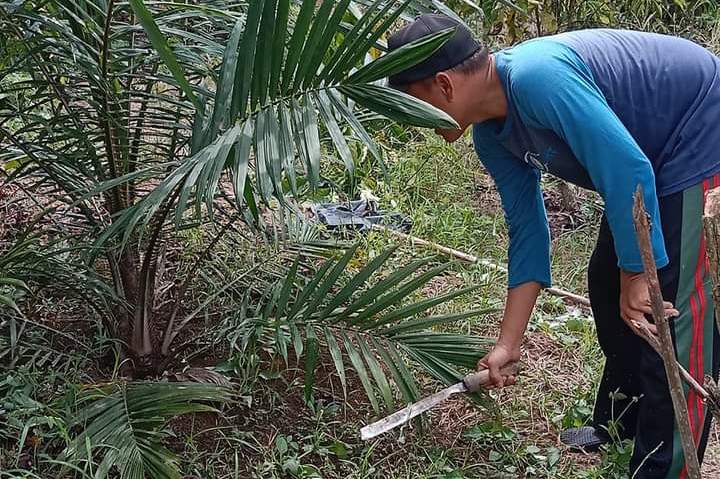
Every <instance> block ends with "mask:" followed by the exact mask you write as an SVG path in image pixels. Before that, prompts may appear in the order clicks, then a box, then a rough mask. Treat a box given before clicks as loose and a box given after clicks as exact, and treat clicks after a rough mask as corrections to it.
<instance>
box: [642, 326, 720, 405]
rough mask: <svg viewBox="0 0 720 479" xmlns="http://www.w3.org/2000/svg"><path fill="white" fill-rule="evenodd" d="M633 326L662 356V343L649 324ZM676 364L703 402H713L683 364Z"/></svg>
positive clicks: (681, 374)
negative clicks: (649, 327)
mask: <svg viewBox="0 0 720 479" xmlns="http://www.w3.org/2000/svg"><path fill="white" fill-rule="evenodd" d="M633 324H634V325H635V327H636V328H637V329H638V331H639V332H640V336H642V337H643V339H644V340H645V341H647V342H648V344H650V347H651V348H653V349H654V350H655V352H656V353H658V355H660V356H662V352H661V348H660V343H659V342H658V339H657V337H656V336H655V335H654V334H653V333H652V331H650V330H649V329H648V327H647V324H643V323H641V322H640V321H633ZM675 363H676V364H677V368H678V371H680V376H681V377H682V379H683V380H684V381H685V382H686V383H687V384H688V386H690V387H691V388H693V389H694V390H695V392H696V393H698V395H699V396H700V397H701V398H703V400H705V401H707V400H711V399H712V397H711V395H710V393H709V392H708V391H707V390H706V389H705V387H703V386H702V385H701V384H700V383H699V382H697V381H696V380H695V378H694V377H692V376H691V375H690V373H689V372H687V369H685V368H684V367H683V365H682V364H680V363H679V362H677V360H675Z"/></svg>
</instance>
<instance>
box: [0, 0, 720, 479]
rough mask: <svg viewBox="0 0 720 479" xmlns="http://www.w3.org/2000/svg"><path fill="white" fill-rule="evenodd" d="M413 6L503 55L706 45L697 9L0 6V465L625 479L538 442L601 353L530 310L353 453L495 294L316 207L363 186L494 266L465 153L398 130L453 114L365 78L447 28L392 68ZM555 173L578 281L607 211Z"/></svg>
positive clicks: (475, 270)
mask: <svg viewBox="0 0 720 479" xmlns="http://www.w3.org/2000/svg"><path fill="white" fill-rule="evenodd" d="M430 10H439V11H443V12H446V13H449V14H452V15H456V16H458V18H461V19H462V20H463V21H464V22H466V24H468V25H469V26H470V27H471V28H472V29H473V30H474V31H475V32H476V34H477V35H478V36H479V37H481V38H483V39H484V40H485V41H487V42H488V43H489V44H491V45H493V46H494V47H496V48H499V47H502V46H506V45H511V44H513V43H516V42H519V41H522V40H524V39H526V38H530V37H534V36H538V35H548V34H552V33H555V32H558V31H563V30H567V29H574V28H583V27H598V26H609V27H625V28H636V29H642V30H648V31H656V32H662V33H671V34H676V35H681V36H684V37H687V38H692V39H694V40H696V41H698V42H700V43H702V44H704V45H706V46H707V47H708V48H711V49H718V48H720V11H719V9H718V7H717V5H716V4H715V2H713V1H709V0H708V1H695V2H690V1H681V0H676V1H674V2H655V1H651V0H625V1H620V0H617V1H615V0H613V1H610V0H588V1H573V0H545V1H518V2H516V3H513V2H510V1H498V2H496V1H484V2H479V1H478V2H472V1H468V0H455V1H446V2H438V1H434V0H433V1H430V0H427V1H423V0H407V1H404V2H392V1H383V0H375V1H370V0H367V1H350V0H341V1H333V0H325V1H322V2H316V1H314V0H305V1H290V0H250V1H244V0H243V1H239V2H227V1H225V0H213V1H203V2H181V3H176V2H150V1H147V2H144V3H143V1H141V0H130V1H129V2H124V1H122V2H120V1H115V0H48V1H25V2H23V1H13V2H5V3H0V31H2V32H3V33H2V35H1V36H0V72H1V73H0V167H1V170H0V171H2V176H0V180H1V181H2V182H1V183H0V331H1V332H0V371H1V373H0V477H12V478H19V477H23V478H24V477H41V478H45V477H61V476H63V475H64V476H66V477H97V478H102V477H121V478H145V477H147V478H166V477H169V478H172V477H204V478H205V477H206V478H240V477H262V478H268V477H278V478H279V477H354V478H355V477H356V478H369V477H398V478H405V477H408V478H409V477H447V478H458V477H567V478H570V477H621V475H620V474H621V472H619V471H622V470H623V464H624V463H625V462H626V461H627V460H628V458H629V451H630V447H631V445H630V444H628V443H624V442H622V441H619V440H618V441H616V442H615V443H613V444H612V446H610V447H608V448H607V449H606V450H605V451H604V452H603V454H602V455H601V456H600V457H599V458H597V457H584V456H579V457H578V456H573V455H570V454H568V453H565V452H564V451H562V450H561V447H560V446H559V444H558V442H557V439H556V435H557V431H558V430H559V428H561V427H567V426H569V425H579V424H582V423H583V422H584V421H585V420H586V419H587V417H588V415H589V414H590V408H591V405H592V395H593V389H594V383H595V381H596V379H597V373H598V371H599V368H600V354H599V352H598V350H597V347H596V346H595V343H594V332H593V328H592V326H591V323H590V322H589V321H588V319H587V317H586V312H583V311H578V310H575V309H573V308H568V307H567V306H566V305H565V304H563V303H562V302H560V301H558V300H557V299H556V298H550V297H547V298H542V300H541V304H540V306H539V308H538V310H537V312H536V314H535V317H534V318H533V322H532V324H531V331H530V333H529V335H528V340H527V344H526V347H525V351H526V353H525V354H526V357H525V360H526V361H527V362H528V363H529V367H528V372H527V376H526V377H525V378H524V379H523V383H522V385H521V386H519V387H516V388H513V389H508V390H505V391H502V392H498V393H497V394H495V397H489V396H486V395H478V396H476V397H471V398H468V399H469V400H468V401H466V400H458V401H451V402H449V403H448V404H446V405H444V406H443V407H442V408H440V409H438V410H436V411H433V412H432V413H431V414H430V415H429V416H428V417H427V418H426V420H424V421H423V422H418V423H417V424H414V426H413V427H412V428H405V429H403V430H400V431H395V432H393V433H391V434H388V435H387V436H385V437H383V438H380V439H378V440H376V441H372V442H368V443H362V442H361V441H360V440H359V438H358V429H359V427H360V426H361V425H363V424H365V423H367V422H369V421H371V420H372V419H373V418H376V417H378V416H379V415H380V414H385V413H387V412H389V411H392V410H393V409H394V408H396V407H398V406H401V405H402V404H404V403H405V402H408V401H413V400H415V399H417V398H418V397H420V396H422V395H425V394H427V393H429V392H431V391H433V390H434V388H436V387H437V386H438V384H439V383H441V382H444V383H450V382H453V381H455V380H456V379H457V378H458V377H459V376H460V375H462V374H464V373H465V372H467V371H468V370H470V369H472V368H473V366H474V364H475V362H476V360H477V358H479V357H480V356H481V355H482V354H483V352H484V351H485V349H486V347H487V345H488V341H489V340H488V339H487V338H492V337H493V335H494V334H495V330H496V327H497V321H498V319H499V316H498V311H499V309H500V308H501V306H502V302H503V299H504V286H503V285H504V282H505V278H504V277H503V275H502V274H500V273H498V272H497V271H495V270H492V269H488V268H486V267H484V266H482V265H474V266H468V265H462V264H457V263H453V262H448V259H447V258H444V257H438V256H434V255H433V254H432V252H429V251H422V250H420V249H417V248H413V247H412V246H411V245H409V244H404V243H402V242H399V241H398V240H397V238H396V237H394V236H392V235H389V234H386V233H383V232H372V233H370V234H367V235H344V236H342V237H341V238H340V239H338V237H337V235H334V234H331V233H330V232H328V231H325V230H324V229H322V228H320V227H319V226H318V225H317V224H315V223H313V222H311V221H309V220H308V219H307V214H306V213H307V209H308V208H307V207H308V205H309V204H311V203H316V202H322V201H340V200H343V201H344V200H348V199H355V198H359V197H368V196H369V195H370V193H371V194H372V195H375V196H377V197H379V198H380V203H381V206H382V207H387V208H389V209H392V210H396V211H400V212H401V213H403V214H404V215H406V216H408V217H410V218H411V219H412V221H413V234H415V235H417V236H420V237H423V238H427V239H431V240H434V241H437V242H440V243H442V244H445V245H447V246H451V247H454V248H458V249H461V250H464V251H467V252H470V253H472V254H475V255H477V256H480V257H483V258H488V259H490V260H491V261H493V262H495V263H502V262H503V261H504V257H505V244H506V231H505V226H504V223H503V218H502V213H501V211H500V210H499V207H498V201H497V198H496V195H495V193H494V191H493V187H492V182H491V181H490V180H489V178H488V177H487V176H486V175H485V174H484V173H483V171H482V169H481V167H480V165H479V163H478V162H477V159H476V158H475V156H474V153H473V151H472V148H471V146H470V140H469V138H464V139H462V140H461V141H460V142H458V144H457V145H454V146H452V147H451V146H448V145H445V144H442V143H441V142H440V141H439V140H438V139H437V138H435V137H434V135H433V134H432V133H431V132H430V130H427V129H417V128H413V126H419V127H431V126H434V125H443V124H448V122H449V121H451V120H449V119H448V118H447V117H445V116H444V115H443V114H442V113H441V112H438V111H437V110H434V109H432V108H431V107H429V106H428V105H425V104H422V103H420V102H417V101H413V100H412V99H411V98H408V97H406V96H404V95H402V94H400V93H397V92H393V91H392V90H389V89H387V88H385V87H384V86H383V84H382V82H381V79H382V78H384V77H385V76H386V75H387V74H388V73H389V72H392V71H395V70H398V69H402V68H404V67H405V66H406V65H408V64H410V63H412V62H415V61H419V60H420V59H422V58H424V56H426V55H428V54H429V53H430V52H432V51H433V49H434V48H436V47H437V46H438V45H440V44H441V43H442V42H443V41H444V39H445V37H446V36H445V35H444V34H440V35H437V36H436V37H434V38H432V39H430V40H429V41H425V42H421V43H419V44H417V45H414V46H413V47H412V48H409V49H407V50H405V51H402V52H400V54H397V55H383V50H384V38H385V37H386V35H387V32H388V31H392V29H394V28H396V27H397V25H399V24H402V22H404V21H407V19H409V18H412V16H413V15H415V14H416V13H417V12H421V11H430ZM546 186H547V188H546V201H547V205H548V210H549V213H550V219H551V225H552V232H553V246H554V250H555V254H554V259H553V261H554V272H555V276H556V281H557V282H558V283H559V284H560V285H561V286H562V287H564V288H567V289H571V290H573V291H576V292H579V293H582V292H583V290H584V269H583V266H584V264H583V261H582V259H583V258H586V257H587V256H588V255H589V252H590V251H591V248H592V242H593V237H594V233H595V226H596V224H597V220H598V218H599V211H600V209H601V205H600V204H599V203H598V201H597V198H595V197H594V196H593V195H589V194H586V193H583V192H580V191H575V190H574V189H572V188H569V187H568V186H567V185H563V184H559V183H557V182H553V181H548V184H547V185H546ZM568 193H569V194H568ZM618 414H621V411H619V412H618ZM714 451H715V449H714V446H712V445H711V447H710V456H711V457H710V460H709V461H708V462H709V464H708V465H707V467H711V468H712V467H714V456H713V454H716V453H717V452H714Z"/></svg>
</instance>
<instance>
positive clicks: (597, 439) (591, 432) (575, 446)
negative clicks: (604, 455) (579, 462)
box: [560, 426, 610, 452]
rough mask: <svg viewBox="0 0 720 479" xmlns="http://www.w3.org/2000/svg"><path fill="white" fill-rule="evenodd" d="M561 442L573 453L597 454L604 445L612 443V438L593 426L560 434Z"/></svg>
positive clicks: (572, 429) (575, 428) (568, 430)
mask: <svg viewBox="0 0 720 479" xmlns="http://www.w3.org/2000/svg"><path fill="white" fill-rule="evenodd" d="M560 442H562V443H563V444H565V445H566V446H568V447H569V448H570V450H573V451H580V452H595V451H598V450H599V449H600V447H601V446H602V445H603V444H607V443H609V442H610V437H609V436H608V434H607V433H606V432H605V431H603V430H602V429H599V428H596V427H593V426H583V427H574V428H570V429H565V430H564V431H562V432H561V433H560Z"/></svg>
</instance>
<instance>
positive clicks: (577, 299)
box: [373, 225, 590, 308]
mask: <svg viewBox="0 0 720 479" xmlns="http://www.w3.org/2000/svg"><path fill="white" fill-rule="evenodd" d="M373 229H375V230H378V231H384V232H386V233H390V234H392V235H394V236H397V237H398V238H401V239H404V240H406V241H409V242H410V243H412V244H413V245H420V246H425V247H427V248H432V249H434V250H436V251H439V252H441V253H443V254H446V255H448V256H452V257H454V258H458V259H460V260H462V261H465V262H467V263H475V264H481V265H483V266H486V267H487V268H490V269H493V270H495V271H500V272H502V273H506V274H507V272H508V271H507V268H504V267H502V266H500V265H497V264H495V263H493V262H492V261H490V260H487V259H483V258H478V257H477V256H473V255H471V254H468V253H464V252H462V251H458V250H456V249H452V248H448V247H447V246H443V245H441V244H438V243H433V242H432V241H428V240H424V239H422V238H418V237H417V236H412V235H408V234H405V233H402V232H400V231H395V230H392V229H390V228H386V227H384V226H380V225H373ZM544 291H545V292H546V293H548V294H551V295H553V296H558V297H561V298H564V299H567V300H568V301H571V302H573V303H576V304H579V305H581V306H585V307H587V308H589V307H590V300H589V299H588V298H586V297H584V296H580V295H578V294H575V293H571V292H570V291H565V290H564V289H559V288H546V289H545V290H544Z"/></svg>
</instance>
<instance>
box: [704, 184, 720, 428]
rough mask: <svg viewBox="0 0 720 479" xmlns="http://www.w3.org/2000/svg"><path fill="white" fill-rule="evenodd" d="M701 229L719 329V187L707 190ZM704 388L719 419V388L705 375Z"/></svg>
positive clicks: (711, 407)
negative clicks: (703, 234)
mask: <svg viewBox="0 0 720 479" xmlns="http://www.w3.org/2000/svg"><path fill="white" fill-rule="evenodd" d="M703 230H704V233H705V250H706V251H707V255H708V263H709V265H710V279H711V280H712V294H713V300H714V301H713V302H714V304H715V323H716V324H717V327H718V329H720V274H719V272H718V262H719V261H720V188H715V189H712V190H710V191H708V193H707V195H706V196H705V210H704V211H703ZM705 388H706V389H707V390H708V393H709V394H710V397H709V398H708V399H707V404H708V407H709V408H710V411H711V412H712V413H713V416H715V417H716V418H717V419H718V420H720V388H718V385H717V383H716V382H715V380H714V379H713V378H712V377H711V376H705Z"/></svg>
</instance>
